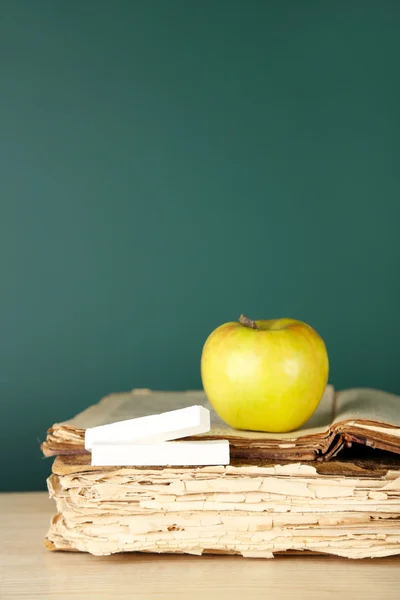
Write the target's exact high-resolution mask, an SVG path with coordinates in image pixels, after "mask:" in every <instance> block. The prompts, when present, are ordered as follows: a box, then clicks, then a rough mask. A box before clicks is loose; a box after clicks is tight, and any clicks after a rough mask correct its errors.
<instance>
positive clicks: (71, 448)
mask: <svg viewBox="0 0 400 600" xmlns="http://www.w3.org/2000/svg"><path fill="white" fill-rule="evenodd" d="M194 404H198V405H202V406H205V407H207V408H209V409H210V411H211V430H210V431H209V432H208V433H207V434H203V435H197V436H196V437H195V438H186V439H197V440H206V439H208V440H210V439H211V440H216V439H228V440H229V442H230V451H231V457H232V458H236V459H241V460H245V461H247V460H249V461H252V460H257V459H271V460H301V461H303V460H304V461H306V460H328V459H330V458H332V457H333V456H335V455H336V454H337V453H338V452H339V451H340V450H341V449H342V448H344V447H346V446H347V447H350V446H351V445H352V443H353V442H354V443H357V444H364V445H366V446H369V447H371V448H378V449H381V450H387V451H390V452H394V453H397V454H400V396H396V395H394V394H390V393H387V392H383V391H379V390H373V389H368V388H357V389H349V390H344V391H339V392H338V391H335V390H334V388H333V386H331V385H328V386H327V388H326V391H325V394H324V396H323V398H322V400H321V402H320V404H319V406H318V408H317V410H316V411H315V413H314V415H313V416H312V417H311V419H310V420H309V421H308V422H307V423H306V425H305V426H304V427H303V428H301V429H299V430H297V431H294V432H291V433H282V434H277V433H275V434H272V433H262V432H256V431H241V430H237V429H232V428H231V427H229V426H228V425H226V424H225V423H224V422H223V421H222V420H221V419H220V418H219V417H218V415H217V414H216V413H215V411H214V410H213V409H212V407H211V406H210V404H209V402H208V400H207V398H206V396H205V394H204V392H202V391H187V392H158V391H157V392H153V391H150V390H132V391H131V392H124V393H118V394H111V395H109V396H106V397H105V398H103V399H102V400H101V401H100V402H99V403H98V404H95V405H93V406H90V407H89V408H88V409H86V410H85V411H83V412H82V413H79V414H78V415H76V416H75V417H73V418H72V419H70V420H69V421H66V422H64V423H57V424H55V425H53V427H51V428H50V429H49V430H48V432H47V438H46V441H45V442H44V443H43V444H42V451H43V453H44V455H45V456H55V455H74V454H85V453H86V450H85V447H84V437H85V430H86V429H87V428H88V427H95V426H97V425H105V424H108V423H113V422H116V421H122V420H125V419H132V418H136V417H143V416H146V415H150V414H156V413H161V412H165V411H168V410H174V409H178V408H184V407H186V406H191V405H194Z"/></svg>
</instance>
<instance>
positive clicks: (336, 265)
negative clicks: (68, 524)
mask: <svg viewBox="0 0 400 600" xmlns="http://www.w3.org/2000/svg"><path fill="white" fill-rule="evenodd" d="M0 13H1V18H0V63H1V77H0V87H1V94H0V123H1V127H0V159H1V160H0V169H1V175H0V207H1V213H0V245H1V251H0V268H1V294H0V318H1V327H0V395H1V420H0V426H1V432H0V444H1V449H0V450H1V451H0V456H1V460H2V462H3V468H5V469H6V475H5V476H4V470H2V479H1V486H2V488H3V489H14V490H17V489H42V488H44V482H45V476H46V475H47V473H48V471H49V469H50V461H48V460H43V459H41V454H40V451H39V440H42V439H43V438H44V435H45V431H46V428H47V427H48V426H50V425H51V424H52V423H53V422H55V421H60V420H63V419H65V418H67V417H69V416H72V415H73V414H74V413H76V412H77V411H79V410H82V409H83V408H85V407H86V406H87V405H88V404H90V403H93V402H95V401H97V400H98V399H99V398H100V397H101V396H103V395H105V394H107V393H109V392H112V391H117V390H126V389H130V388H133V387H151V388H155V389H181V390H183V389H186V388H198V387H199V386H200V385H201V382H200V374H199V359H200V353H201V348H202V345H203V343H204V341H205V339H206V337H207V335H208V334H209V333H210V332H211V330H212V329H213V328H214V327H216V326H217V325H219V324H221V323H222V322H224V321H227V320H232V319H236V318H237V317H238V316H239V314H240V313H241V312H245V313H246V314H248V316H250V317H252V318H270V317H279V316H292V317H295V318H299V319H303V320H306V321H308V322H309V323H310V324H311V325H313V326H314V327H316V328H317V329H318V330H319V332H320V333H321V335H322V336H323V337H324V338H325V340H326V343H327V346H328V350H329V354H330V360H331V378H330V379H331V382H332V383H334V384H335V385H336V386H337V387H339V388H343V387H349V386H371V387H378V388H382V389H386V390H389V391H394V392H398V393H400V369H399V360H400V359H399V334H400V316H399V315H400V310H399V303H400V283H399V263H400V243H399V239H398V235H399V234H398V228H399V218H400V195H399V193H400V172H399V145H400V142H399V140H400V120H399V112H400V111H399V106H400V85H399V57H400V37H399V26H400V3H399V2H396V1H393V2H391V1H383V0H379V1H378V0H377V1H376V2H371V1H362V0H360V1H358V2H357V1H337V2H323V1H321V2H318V1H315V2H310V1H306V0H302V1H297V0H293V1H281V2H278V1H267V0H265V1H250V0H242V1H233V0H227V1H221V0H201V2H200V1H195V0H186V1H184V0H181V1H174V0H164V1H162V0H161V1H156V0H152V1H145V0H142V1H140V2H139V1H134V0H133V1H126V2H118V1H116V2H111V1H109V2H101V1H92V2H89V1H86V2H85V1H82V0H80V1H69V2H61V1H54V0H52V1H50V0H49V1H45V0H36V1H35V2H30V1H28V0H26V1H25V2H20V1H9V2H2V3H1V10H0Z"/></svg>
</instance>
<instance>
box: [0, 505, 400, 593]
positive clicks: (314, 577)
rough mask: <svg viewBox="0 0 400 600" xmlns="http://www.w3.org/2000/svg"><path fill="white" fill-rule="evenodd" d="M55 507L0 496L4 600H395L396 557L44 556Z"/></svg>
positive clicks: (399, 570)
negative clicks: (366, 558)
mask: <svg viewBox="0 0 400 600" xmlns="http://www.w3.org/2000/svg"><path fill="white" fill-rule="evenodd" d="M53 509H54V506H53V503H52V502H51V501H49V500H48V498H47V495H46V494H44V493H28V494H3V495H0V597H1V599H2V600H8V599H9V598H20V599H23V598H29V599H31V600H35V599H36V598H41V599H42V598H44V599H46V598H52V599H55V600H57V599H60V600H61V599H63V600H65V599H72V598H85V599H86V600H91V599H96V600H97V599H100V600H101V599H105V598H107V599H111V598H140V599H154V600H156V599H163V600H182V599H186V598H187V599H189V598H190V599H191V600H197V599H200V598H201V599H204V598H207V600H214V599H215V600H217V599H218V600H225V599H226V600H227V599H229V600H235V599H239V598H240V599H241V600H243V599H244V598H249V599H250V598H251V599H258V598H263V599H265V598H268V599H269V600H271V599H275V598H277V599H285V600H286V599H287V600H289V599H290V600H293V598H299V599H300V600H302V599H304V600H306V599H307V600H314V599H315V600H317V599H318V600H325V599H328V598H329V599H331V598H341V599H342V598H353V599H357V598H363V599H364V600H365V599H368V598H371V599H374V600H375V599H376V598H379V597H381V598H385V599H389V600H390V599H395V598H398V593H399V592H398V590H399V585H400V558H399V557H396V558H387V559H375V560H371V559H368V560H362V561H350V560H346V559H337V558H328V557H315V556H301V557H299V556H291V557H279V558H275V559H271V560H256V559H244V558H240V557H234V556H232V557H230V556H221V557H219V556H204V557H200V558H199V557H191V556H166V555H160V556H159V555H152V554H148V555H144V554H124V555H114V556H110V557H94V556H91V555H86V554H79V553H69V552H68V553H57V552H48V551H47V550H45V548H44V544H43V538H44V535H45V533H46V530H47V528H48V524H49V520H50V516H51V514H52V512H53Z"/></svg>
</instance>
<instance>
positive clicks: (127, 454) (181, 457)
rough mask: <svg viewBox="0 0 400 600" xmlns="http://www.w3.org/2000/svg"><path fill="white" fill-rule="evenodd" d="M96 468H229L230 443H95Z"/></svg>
mask: <svg viewBox="0 0 400 600" xmlns="http://www.w3.org/2000/svg"><path fill="white" fill-rule="evenodd" d="M92 465H93V466H95V467H156V466H161V467H167V466H171V467H173V466H179V467H181V466H182V467H183V466H188V467H197V466H205V465H229V441H228V440H211V441H204V442H162V443H159V444H152V443H143V442H142V443H138V444H93V446H92Z"/></svg>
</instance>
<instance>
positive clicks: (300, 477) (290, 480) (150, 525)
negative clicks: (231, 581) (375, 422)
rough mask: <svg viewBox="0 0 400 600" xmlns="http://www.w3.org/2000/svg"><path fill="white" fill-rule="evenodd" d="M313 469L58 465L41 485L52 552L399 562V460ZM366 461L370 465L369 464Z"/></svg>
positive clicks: (83, 460)
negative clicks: (297, 555) (49, 509)
mask: <svg viewBox="0 0 400 600" xmlns="http://www.w3.org/2000/svg"><path fill="white" fill-rule="evenodd" d="M365 451H366V452H367V453H368V452H370V454H371V456H369V457H368V456H364V458H363V459H361V458H358V459H357V458H355V457H354V456H352V457H351V458H350V459H346V458H345V457H343V458H342V459H341V460H332V461H327V462H325V461H324V462H314V463H308V464H305V463H288V462H283V461H282V462H281V463H280V464H276V463H275V462H274V461H253V462H252V463H249V462H247V463H244V462H241V461H234V462H233V464H231V465H228V466H226V467H223V466H214V467H191V468H190V467H186V468H182V467H181V468H178V467H169V468H163V467H158V468H154V467H143V468H141V467H95V466H92V465H91V461H90V456H89V455H75V456H60V457H57V458H56V460H55V461H54V465H53V474H52V475H51V476H50V477H49V479H48V487H49V492H50V496H51V497H52V498H54V500H55V502H56V505H57V514H56V515H55V516H54V518H53V519H52V522H51V526H50V530H49V532H48V534H47V537H46V546H47V548H48V549H50V550H69V551H76V550H78V551H82V552H90V553H92V554H95V555H107V554H113V553H117V552H132V551H140V552H163V553H164V552H178V553H189V554H198V555H201V554H203V553H218V554H239V555H242V556H245V557H265V558H271V557H273V556H274V555H276V554H280V553H283V552H286V553H287V552H298V551H300V552H317V553H323V554H333V555H338V556H344V557H348V558H365V557H380V556H390V555H394V554H399V553H400V456H398V455H391V456H390V455H388V454H387V453H381V452H380V451H371V450H368V449H366V450H365ZM371 457H372V458H371Z"/></svg>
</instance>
